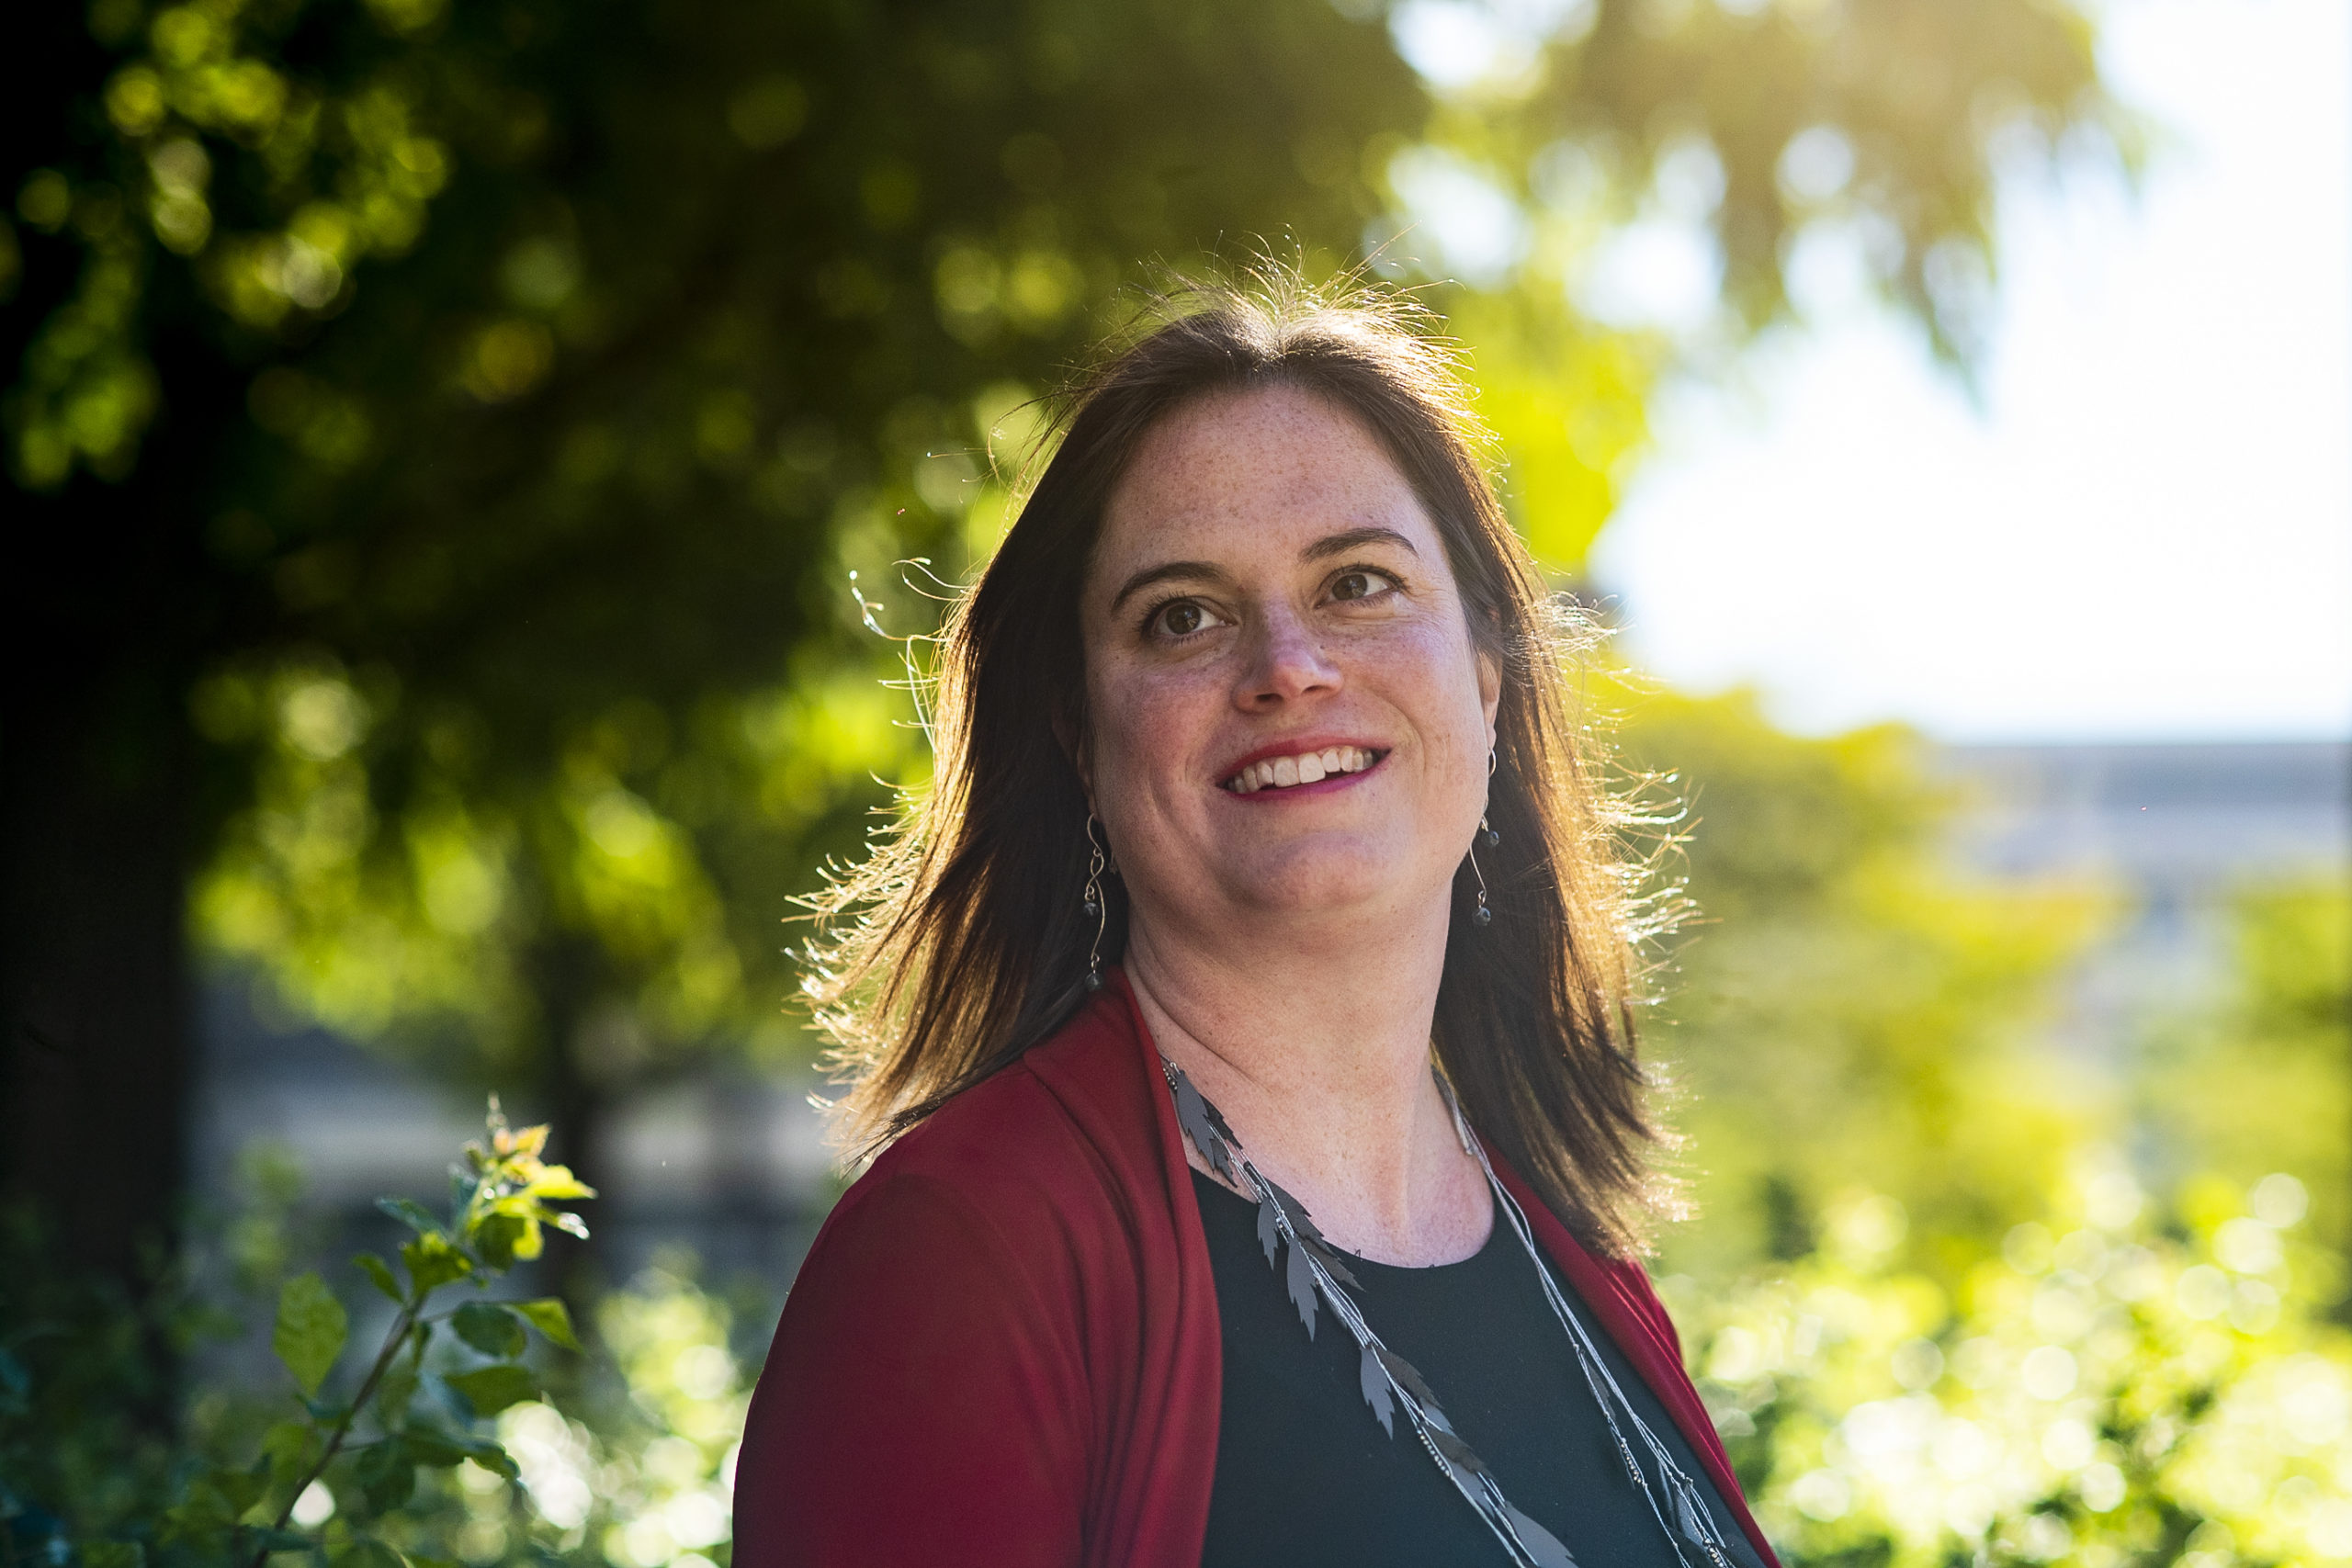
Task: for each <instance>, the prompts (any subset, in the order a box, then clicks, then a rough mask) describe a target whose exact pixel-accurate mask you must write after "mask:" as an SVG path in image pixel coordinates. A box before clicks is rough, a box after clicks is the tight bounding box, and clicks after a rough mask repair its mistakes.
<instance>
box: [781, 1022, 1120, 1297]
mask: <svg viewBox="0 0 2352 1568" xmlns="http://www.w3.org/2000/svg"><path fill="white" fill-rule="evenodd" d="M1111 1000H1112V998H1110V997H1109V994H1108V993H1107V992H1106V993H1105V994H1104V997H1103V998H1102V999H1101V1000H1099V1001H1098V1002H1097V1003H1096V1004H1095V1005H1092V1006H1090V1007H1089V1008H1087V1009H1086V1010H1084V1011H1083V1012H1081V1013H1080V1015H1079V1017H1077V1018H1076V1019H1073V1020H1072V1021H1070V1022H1069V1024H1068V1025H1066V1026H1065V1027H1063V1028H1062V1029H1061V1030H1059V1031H1058V1032H1056V1033H1055V1034H1054V1035H1053V1036H1052V1037H1051V1038H1049V1039H1047V1040H1046V1041H1043V1042H1041V1043H1038V1044H1036V1045H1035V1046H1033V1047H1031V1048H1030V1050H1029V1051H1028V1052H1026V1053H1025V1054H1024V1055H1022V1056H1021V1057H1020V1058H1019V1059H1018V1060H1016V1061H1014V1062H1013V1063H1012V1064H1011V1065H1010V1066H1006V1067H1005V1068H1004V1069H1003V1070H1002V1071H1001V1072H998V1073H997V1074H995V1075H994V1076H992V1077H988V1078H986V1079H983V1080H982V1081H981V1082H979V1083H978V1084H975V1085H973V1086H972V1087H971V1088H969V1089H966V1090H964V1091H963V1092H962V1093H961V1094H958V1095H956V1097H955V1098H954V1099H953V1100H949V1101H948V1102H947V1103H946V1104H944V1105H943V1106H941V1107H940V1108H939V1110H937V1111H934V1112H933V1113H932V1114H931V1115H930V1116H929V1117H927V1118H925V1119H924V1120H923V1121H922V1122H921V1123H920V1124H918V1125H917V1126H915V1127H914V1128H912V1129H911V1130H910V1131H909V1132H907V1133H906V1134H903V1135H901V1136H900V1137H899V1138H898V1139H897V1140H896V1141H895V1142H893V1143H892V1144H891V1145H890V1146H889V1147H888V1148H887V1149H885V1150H884V1151H883V1152H882V1153H881V1154H880V1155H879V1156H876V1159H875V1161H874V1163H873V1165H872V1166H871V1167H870V1168H867V1170H866V1171H865V1173H864V1174H863V1175H862V1176H860V1177H859V1178H858V1179H857V1180H856V1181H855V1182H854V1183H852V1185H851V1186H850V1189H849V1190H848V1191H847V1192H845V1193H844V1194H842V1200H841V1201H840V1202H839V1203H838V1204H837V1205H836V1206H835V1208H834V1211H833V1213H832V1215H831V1217H830V1218H829V1219H828V1220H827V1222H826V1224H825V1226H824V1229H823V1232H822V1233H820V1240H819V1244H818V1247H817V1248H815V1249H814V1250H812V1252H811V1254H810V1258H809V1262H810V1264H811V1265H812V1266H818V1267H821V1266H822V1264H823V1260H824V1255H826V1254H829V1253H834V1252H838V1251H840V1250H841V1249H842V1247H844V1246H845V1245H849V1244H852V1243H855V1242H865V1241H871V1240H877V1239H882V1238H880V1237H876V1236H875V1235H872V1233H874V1232H876V1231H877V1230H880V1231H884V1232H889V1231H896V1230H899V1229H900V1228H902V1227H906V1226H909V1225H910V1224H911V1225H913V1226H915V1227H917V1228H918V1229H920V1230H924V1231H929V1230H932V1229H934V1228H936V1227H941V1226H946V1227H959V1226H960V1227H967V1228H968V1229H969V1230H970V1231H971V1232H972V1233H973V1234H972V1235H971V1237H970V1238H969V1244H970V1245H973V1246H984V1247H985V1249H986V1251H987V1253H988V1254H989V1257H991V1258H994V1259H996V1260H998V1261H999V1262H1028V1263H1045V1262H1063V1263H1066V1262H1067V1261H1069V1260H1070V1259H1071V1258H1076V1257H1083V1256H1084V1255H1086V1254H1088V1253H1091V1252H1094V1251H1096V1250H1097V1249H1098V1247H1099V1246H1100V1245H1101V1243H1102V1242H1103V1240H1104V1239H1106V1237H1105V1235H1104V1233H1105V1232H1106V1231H1116V1230H1118V1229H1120V1228H1122V1227H1123V1225H1124V1224H1125V1222H1126V1220H1127V1218H1128V1217H1129V1216H1131V1214H1132V1212H1133V1205H1132V1203H1131V1201H1130V1197H1129V1194H1128V1193H1127V1189H1128V1188H1129V1187H1131V1186H1133V1185H1134V1183H1135V1179H1136V1174H1137V1172H1138V1170H1139V1168H1144V1167H1148V1166H1149V1165H1151V1164H1152V1163H1154V1162H1155V1161H1156V1159H1157V1143H1158V1129H1157V1127H1156V1125H1155V1123H1154V1121H1153V1116H1152V1110H1151V1106H1150V1104H1149V1102H1148V1100H1144V1099H1142V1098H1141V1097H1140V1095H1139V1094H1138V1093H1136V1090H1135V1086H1134V1085H1133V1084H1131V1083H1129V1082H1128V1081H1127V1080H1131V1079H1132V1080H1140V1079H1142V1077H1144V1075H1143V1074H1142V1073H1141V1072H1140V1071H1139V1070H1138V1069H1137V1067H1136V1062H1135V1060H1134V1058H1136V1057H1137V1055H1138V1047H1137V1043H1136V1039H1135V1037H1134V1035H1133V1033H1132V1032H1131V1031H1130V1030H1129V1029H1128V1028H1127V1027H1125V1023H1126V1021H1125V1009H1124V1006H1114V1005H1109V1004H1110V1002H1111ZM852 1249H853V1250H856V1249H857V1248H855V1247H853V1248H852Z"/></svg>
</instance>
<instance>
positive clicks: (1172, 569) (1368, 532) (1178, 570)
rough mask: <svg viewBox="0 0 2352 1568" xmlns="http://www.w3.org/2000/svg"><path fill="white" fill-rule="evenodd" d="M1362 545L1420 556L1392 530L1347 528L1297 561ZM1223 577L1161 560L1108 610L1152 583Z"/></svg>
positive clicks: (1220, 571) (1217, 570)
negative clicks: (1386, 546)
mask: <svg viewBox="0 0 2352 1568" xmlns="http://www.w3.org/2000/svg"><path fill="white" fill-rule="evenodd" d="M1366 545H1394V546H1396V547H1397V548H1399V549H1401V550H1403V551H1404V552H1405V553H1406V554H1407V555H1408V556H1412V557H1414V558H1419V556H1420V553H1421V552H1420V551H1419V550H1417V549H1415V548H1414V547H1413V541H1412V540H1410V539H1408V538H1407V537H1405V536H1404V535H1402V534H1400V533H1398V532H1397V530H1396V529H1394V528H1378V527H1373V528H1347V529H1342V530H1341V531H1340V532H1339V533H1337V534H1326V535H1324V536H1323V537H1321V538H1319V539H1317V540H1316V541H1315V542H1314V543H1313V544H1311V545H1309V546H1307V547H1306V548H1305V549H1303V550H1301V551H1299V552H1298V558H1299V559H1301V560H1303V561H1318V560H1329V558H1332V557H1333V556H1343V555H1346V554H1347V553H1348V552H1349V551H1351V550H1359V549H1362V548H1363V547H1364V546H1366ZM1226 577H1227V572H1226V570H1225V569H1224V568H1223V567H1220V566H1216V565H1215V564H1213V563H1211V562H1208V561H1204V560H1171V561H1162V562H1161V563H1160V564H1159V565H1158V566H1148V567H1146V568H1144V569H1143V570H1141V571H1139V572H1136V574H1135V575H1134V576H1133V577H1130V578H1128V579H1127V580H1126V581H1125V582H1123V583H1121V584H1120V585H1119V591H1118V592H1116V593H1114V594H1113V595H1112V596H1111V610H1112V613H1113V614H1114V615H1115V614H1117V613H1118V609H1119V606H1120V605H1122V604H1125V603H1126V602H1127V601H1128V600H1129V599H1131V598H1133V597H1134V596H1135V595H1136V594H1137V593H1140V592H1143V591H1144V590H1145V589H1147V588H1149V587H1150V586H1151V585H1152V584H1154V583H1156V582H1176V581H1182V582H1214V581H1218V580H1220V579H1224V578H1226Z"/></svg>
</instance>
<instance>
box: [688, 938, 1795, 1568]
mask: <svg viewBox="0 0 2352 1568" xmlns="http://www.w3.org/2000/svg"><path fill="white" fill-rule="evenodd" d="M1158 1069H1159V1056H1158V1053H1157V1052H1156V1051H1155V1050H1154V1048H1153V1046H1152V1043H1151V1039H1150V1036H1149V1034H1148V1032H1147V1031H1146V1028H1145V1025H1144V1021H1143V1017H1142V1015H1141V1014H1140V1013H1139V1012H1138V1011H1137V1010H1136V1005H1135V998H1134V995H1133V993H1132V992H1130V991H1129V990H1128V988H1127V987H1126V984H1125V976H1115V977H1114V983H1113V984H1111V985H1108V986H1105V987H1103V990H1102V991H1101V992H1100V993H1099V994H1098V995H1097V996H1096V997H1095V998H1093V999H1092V1000H1091V1003H1090V1004H1089V1005H1088V1006H1087V1007H1086V1009H1085V1010H1083V1011H1081V1012H1080V1014H1079V1016H1078V1017H1077V1018H1076V1019H1074V1020H1072V1021H1071V1022H1070V1023H1069V1025H1068V1026H1066V1027H1065V1028H1063V1029H1062V1030H1061V1031H1060V1032H1057V1034H1055V1035H1054V1037H1053V1038H1052V1039H1050V1040H1047V1041H1046V1042H1045V1043H1042V1044H1039V1045H1037V1046H1035V1048H1033V1049H1032V1050H1030V1051H1029V1052H1028V1053H1027V1054H1026V1055H1023V1057H1022V1058H1021V1060H1020V1061H1019V1062H1017V1063H1016V1064H1014V1065H1013V1066H1010V1067H1008V1068H1006V1069H1005V1070H1004V1071H1002V1072H1001V1073H998V1074H997V1075H996V1076H994V1077H990V1078H989V1079H988V1080H987V1081H985V1082H983V1083H980V1084H978V1085H976V1086H974V1087H973V1088H972V1089H968V1090H967V1091H966V1092H964V1093H963V1094H960V1095H958V1096H957V1097H956V1099H955V1100H953V1101H951V1102H950V1103H948V1104H947V1105H946V1106H944V1108H942V1109H941V1110H940V1111H938V1112H937V1113H936V1114H934V1115H933V1116H932V1117H931V1118H930V1119H929V1120H928V1121H926V1122H923V1123H922V1125H921V1126H919V1127H917V1128H916V1129H915V1130H914V1131H912V1132H910V1133H909V1134H907V1135H906V1136H904V1137H903V1138H900V1139H899V1141H898V1142H897V1143H895V1144H893V1145H891V1146H890V1147H889V1148H888V1150H887V1151H885V1152H884V1153H883V1155H882V1156H881V1157H880V1158H878V1159H876V1161H875V1162H874V1166H873V1168H871V1169H870V1170H868V1171H867V1172H866V1173H865V1176H863V1177H862V1178H860V1179H858V1181H857V1182H856V1183H855V1184H854V1186H852V1187H851V1188H850V1190H849V1191H848V1192H847V1193H846V1194H844V1195H843V1196H842V1201H841V1202H840V1203H839V1204H838V1205H837V1206H836V1207H835V1208H834V1210H833V1212H832V1215H831V1218H829V1219H828V1220H827V1221H826V1222H825V1225H824V1228H823V1229H822V1230H821V1231H820V1232H819V1233H818V1235H817V1241H816V1245H815V1246H814V1247H811V1248H810V1249H809V1258H808V1261H807V1262H806V1263H804V1264H803V1265H802V1266H801V1269H800V1275H799V1279H798V1280H797V1281H796V1282H795V1283H794V1285H793V1287H792V1293H791V1295H790V1296H789V1297H788V1298H787V1299H786V1303H785V1309H784V1319H783V1321H782V1322H781V1323H780V1324H778V1325H777V1326H776V1332H775V1346H774V1348H771V1349H770V1350H769V1352H768V1360H767V1366H766V1369H765V1370H764V1371H763V1372H762V1373H761V1374H760V1382H759V1387H758V1389H757V1390H756V1392H754V1393H753V1394H752V1407H751V1414H750V1416H749V1417H748V1419H747V1421H746V1424H745V1427H744V1431H743V1447H742V1451H741V1457H740V1458H739V1460H738V1461H737V1466H736V1472H735V1551H734V1562H735V1568H786V1565H793V1568H798V1565H801V1564H813V1565H821V1568H853V1565H854V1568H896V1565H899V1564H906V1565H908V1568H912V1565H914V1564H924V1565H926V1568H942V1565H948V1564H958V1563H972V1564H982V1563H985V1564H989V1565H990V1568H1020V1565H1025V1564H1037V1565H1039V1568H1044V1565H1046V1564H1051V1565H1053V1568H1079V1565H1080V1564H1083V1565H1085V1568H1197V1564H1198V1563H1199V1562H1200V1557H1201V1540H1202V1536H1203V1533H1204V1530H1205V1529H1207V1525H1208V1514H1209V1488H1210V1484H1211V1481H1212V1478H1213V1476H1214V1474H1215V1472H1216V1436H1217V1404H1218V1387H1219V1378H1220V1375H1221V1368H1220V1364H1219V1344H1218V1337H1217V1311H1216V1280H1215V1279H1214V1278H1213V1277H1212V1275H1211V1273H1210V1270H1209V1254H1208V1244H1207V1242H1206V1241H1205V1240H1204V1237H1203V1235H1202V1233H1201V1217H1200V1210H1199V1207H1198V1206H1197V1203H1196V1202H1195V1200H1194V1197H1193V1182H1192V1177H1191V1175H1190V1173H1189V1170H1188V1168H1187V1167H1186V1165H1185V1160H1184V1150H1183V1145H1182V1140H1181V1139H1180V1137H1179V1136H1178V1134H1177V1131H1176V1118H1175V1111H1174V1108H1173V1107H1172V1106H1171V1105H1170V1102H1169V1096H1168V1093H1167V1089H1166V1086H1165V1083H1164V1081H1163V1079H1162V1078H1161V1077H1160V1075H1159V1070H1158ZM1489 1152H1490V1153H1491V1151H1489ZM1494 1159H1495V1169H1496V1173H1497V1174H1498V1176H1499V1177H1500V1178H1501V1179H1502V1180H1503V1182H1504V1183H1505V1185H1507V1186H1508V1187H1510V1190H1511V1191H1512V1192H1513V1193H1514V1194H1515V1195H1516V1196H1517V1197H1518V1199H1519V1201H1520V1203H1521V1206H1522V1207H1523V1208H1525V1209H1526V1211H1527V1215H1528V1221H1529V1224H1531V1225H1532V1227H1533V1229H1534V1232H1535V1235H1536V1237H1537V1239H1538V1241H1539V1242H1540V1243H1541V1244H1542V1245H1543V1247H1544V1249H1545V1250H1546V1251H1547V1252H1549V1253H1550V1254H1551V1256H1552V1258H1553V1259H1554V1260H1555V1262H1556V1263H1557V1264H1558V1265H1559V1267H1560V1269H1561V1270H1562V1271H1563V1272H1564V1273H1565V1274H1566V1276H1567V1278H1568V1279H1569V1280H1572V1281H1574V1283H1575V1285H1576V1288H1577V1292H1578V1294H1579V1295H1581V1296H1582V1298H1583V1299H1584V1301H1585V1303H1587V1304H1588V1305H1589V1307H1590V1308H1591V1311H1592V1314H1593V1316H1594V1317H1595V1318H1597V1319H1598V1320H1599V1321H1600V1325H1601V1327H1602V1328H1603V1329H1604V1330H1605V1331H1606V1332H1607V1333H1608V1334H1609V1335H1610V1337H1611V1338H1613V1339H1614V1340H1615V1341H1616V1342H1617V1344H1618V1346H1619V1348H1622V1349H1623V1351H1624V1352H1625V1355H1626V1357H1627V1359H1630V1360H1631V1361H1632V1362H1633V1363H1634V1366H1635V1367H1636V1368H1638V1369H1639V1370H1640V1371H1641V1374H1642V1377H1643V1379H1644V1380H1645V1382H1647V1383H1648V1384H1649V1386H1650V1388H1651V1389H1652V1391H1653V1392H1655V1393H1657V1396H1658V1399H1659V1401H1660V1402H1661V1403H1662V1404H1664V1405H1665V1406H1666V1408H1667V1410H1668V1413H1669V1414H1670V1415H1671V1416H1673V1417H1674V1423H1675V1425H1676V1426H1677V1427H1679V1428H1680V1429H1681V1431H1682V1435H1683V1437H1684V1438H1688V1439H1689V1440H1690V1444H1691V1449H1692V1450H1693V1451H1695V1452H1696V1453H1697V1454H1698V1456H1699V1458H1700V1460H1701V1461H1702V1462H1703V1463H1704V1464H1705V1466H1706V1469H1707V1473H1708V1474H1709V1475H1710V1476H1712V1477H1713V1479H1714V1483H1715V1486H1716V1488H1717V1489H1718V1490H1719V1491H1721V1492H1722V1494H1723V1495H1724V1498H1725V1500H1726V1501H1728V1502H1729V1503H1730V1505H1731V1506H1732V1508H1733V1510H1734V1511H1735V1512H1736V1514H1737V1515H1738V1516H1739V1519H1740V1522H1741V1524H1742V1526H1743V1527H1744V1528H1745V1529H1746V1530H1747V1536H1748V1539H1749V1540H1752V1541H1753V1542H1755V1545H1756V1550H1757V1551H1758V1552H1759V1553H1761V1554H1762V1555H1763V1557H1764V1560H1765V1561H1766V1562H1768V1563H1771V1562H1774V1559H1773V1556H1772V1551H1771V1548H1770V1546H1769V1545H1768V1544H1767V1543H1766V1541H1765V1540H1764V1537H1763V1534H1762V1532H1761V1531H1760V1530H1758V1529H1757V1527H1756V1521H1755V1519H1754V1518H1753V1517H1751V1516H1750V1515H1749V1514H1748V1512H1747V1504H1746V1503H1745V1501H1744V1500H1743V1499H1742V1498H1741V1495H1740V1490H1739V1483H1737V1482H1736V1480H1735V1479H1734V1478H1733V1476H1732V1472H1731V1466H1730V1464H1729V1463H1728V1462H1727V1461H1725V1459H1724V1450H1723V1445H1722V1444H1721V1443H1720V1442H1719V1441H1718V1440H1717V1439H1716V1437H1715V1432H1714V1427H1713V1425H1712V1424H1711V1423H1710V1422H1709V1421H1708V1419H1707V1414H1706V1411H1705V1409H1704V1408H1703V1407H1702V1405H1701V1404H1700V1403H1699V1396H1698V1394H1697V1393H1696V1392H1695V1391H1694V1390H1693V1389H1692V1388H1691V1380H1690V1379H1689V1378H1688V1377H1687V1376H1685V1375H1684V1373H1683V1370H1682V1359H1681V1353H1680V1349H1679V1343H1678V1341H1677V1339H1676V1337H1675V1333H1674V1325H1672V1324H1671V1323H1670V1322H1668V1318H1667V1315H1666V1309H1665V1308H1664V1307H1663V1306H1662V1305H1660V1304H1659V1302H1658V1299H1657V1295H1656V1294H1655V1293H1654V1292H1652V1291H1651V1289H1650V1285H1649V1280H1648V1279H1647V1278H1646V1277H1645V1275H1644V1274H1643V1272H1642V1270H1641V1269H1640V1267H1639V1266H1638V1265H1636V1264H1633V1263H1626V1262H1620V1263H1606V1264H1604V1263H1600V1262H1598V1261H1596V1260H1595V1259H1594V1258H1592V1256H1591V1255H1590V1254H1589V1253H1587V1252H1586V1251H1585V1250H1584V1248H1583V1247H1579V1246H1578V1245H1577V1243H1576V1241H1575V1239H1574V1238H1573V1237H1571V1236H1570V1235H1568V1233H1567V1231H1566V1229H1565V1228H1564V1227H1563V1226H1562V1225H1561V1224H1559V1222H1558V1221H1557V1220H1556V1219H1555V1218H1554V1216H1553V1214H1552V1212H1551V1211H1550V1210H1549V1209H1548V1208H1546V1207H1545V1206H1544V1204H1543V1203H1542V1202H1541V1201H1539V1200H1538V1199H1537V1198H1536V1196H1535V1194H1534V1193H1533V1192H1532V1190H1530V1189H1529V1188H1528V1187H1527V1185H1526V1184H1525V1183H1524V1182H1523V1181H1521V1179H1520V1178H1519V1176H1518V1173H1517V1172H1515V1171H1513V1170H1512V1169H1511V1168H1510V1166H1509V1165H1507V1164H1505V1163H1504V1161H1503V1160H1502V1158H1501V1156H1499V1155H1497V1156H1494Z"/></svg>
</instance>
